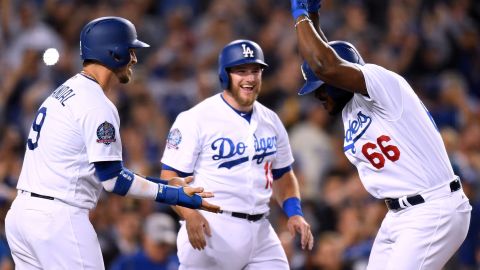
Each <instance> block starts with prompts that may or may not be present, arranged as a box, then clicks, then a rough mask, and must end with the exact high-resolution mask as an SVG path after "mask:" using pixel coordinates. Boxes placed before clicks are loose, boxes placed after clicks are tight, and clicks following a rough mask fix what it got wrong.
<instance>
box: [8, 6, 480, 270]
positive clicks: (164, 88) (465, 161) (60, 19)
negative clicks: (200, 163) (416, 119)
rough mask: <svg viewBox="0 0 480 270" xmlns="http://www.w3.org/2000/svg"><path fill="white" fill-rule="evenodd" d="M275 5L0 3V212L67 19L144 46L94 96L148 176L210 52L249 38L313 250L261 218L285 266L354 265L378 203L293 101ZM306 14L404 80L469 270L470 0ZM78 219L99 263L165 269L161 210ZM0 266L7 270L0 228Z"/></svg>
mask: <svg viewBox="0 0 480 270" xmlns="http://www.w3.org/2000/svg"><path fill="white" fill-rule="evenodd" d="M289 8H290V1H288V0H282V1H280V0H237V1H229V0H175V1H173V0H172V1H170V0H157V1H155V0H128V1H127V0H103V1H101V0H100V1H94V0H15V1H13V0H0V218H1V219H2V220H4V217H5V214H6V211H7V210H8V209H9V206H10V203H11V202H12V200H13V199H14V197H15V196H16V189H15V186H16V182H17V179H18V176H19V172H20V169H21V166H22V161H23V155H24V151H25V142H26V137H27V135H28V131H29V129H30V127H31V123H32V119H33V117H34V116H35V113H36V110H37V109H38V107H39V105H40V103H41V102H42V101H43V100H44V99H45V98H46V97H47V96H48V95H49V94H50V93H51V92H52V91H53V90H54V89H55V88H56V87H57V86H58V85H59V84H61V83H62V82H64V81H65V80H66V79H68V78H69V77H70V76H72V75H74V74H76V73H78V72H79V71H80V69H81V62H80V57H79V33H80V30H81V28H82V27H83V25H84V24H85V23H87V22H88V21H90V20H92V19H94V18H97V17H101V16H121V17H125V18H127V19H129V20H130V21H132V22H133V23H134V24H135V26H136V28H137V32H138V36H139V39H141V40H142V41H145V42H147V43H149V44H150V45H151V48H149V49H144V50H137V56H138V61H139V63H138V64H137V65H136V66H135V67H134V81H133V82H132V83H130V84H127V85H118V86H116V87H115V89H114V91H111V92H109V93H108V96H109V98H110V99H111V100H112V101H113V102H114V103H115V104H116V106H117V107H118V110H119V113H120V118H121V122H122V124H121V127H122V128H121V137H122V142H123V150H124V163H125V164H126V166H127V167H128V168H131V169H132V170H134V171H135V172H137V173H140V174H143V175H152V176H158V175H159V173H160V168H161V164H160V158H161V156H162V152H163V149H164V146H165V138H166V135H167V134H168V130H169V128H170V125H171V124H172V122H173V120H174V119H175V117H176V116H177V114H178V113H180V112H182V111H184V110H187V109H189V108H190V107H192V106H194V105H195V104H196V103H198V102H199V101H201V100H203V99H204V98H206V97H208V96H210V95H213V94H215V93H218V92H219V91H220V85H219V81H218V73H217V58H218V53H219V52H220V50H221V48H222V47H223V46H224V45H226V44H227V43H229V42H230V41H232V40H234V39H240V38H247V39H251V40H254V41H256V42H258V43H259V44H260V46H261V47H262V48H263V51H264V53H265V60H266V62H267V63H268V64H269V67H268V68H267V69H266V70H265V71H264V73H263V78H264V80H263V89H262V92H261V94H260V96H259V101H260V102H262V103H263V104H265V105H266V106H267V107H269V108H271V109H273V110H274V111H276V112H277V113H278V114H279V116H280V118H281V119H282V121H283V123H284V125H285V126H286V127H287V130H288V132H289V136H290V142H291V146H292V149H293V151H294V155H295V159H296V161H295V163H294V169H295V172H296V174H297V176H298V178H299V182H300V186H301V192H302V204H303V208H304V212H305V216H306V219H307V220H308V221H309V222H310V224H311V225H312V231H313V232H314V235H315V246H314V250H313V251H311V252H305V251H302V250H301V249H300V248H299V243H298V240H299V239H297V238H292V237H291V236H290V234H289V233H288V231H287V229H286V227H285V224H286V220H285V216H284V215H283V213H282V211H281V209H279V207H278V206H277V205H276V203H272V204H271V205H272V209H271V214H270V217H269V218H270V220H271V221H272V224H273V225H274V228H275V230H276V232H277V233H278V235H279V236H280V239H281V241H282V244H283V245H284V247H285V251H286V253H287V256H288V258H289V261H290V265H291V269H296V270H300V269H325V270H347V269H351V270H359V269H365V266H366V263H367V261H368V256H369V252H370V249H371V246H372V243H373V239H374V236H375V234H376V232H377V230H378V228H379V226H380V222H381V220H382V218H383V216H384V215H385V213H386V211H387V209H386V207H385V204H384V202H383V201H381V200H377V199H375V198H373V197H372V196H370V195H369V194H368V193H366V191H365V190H364V188H363V187H362V185H361V183H360V181H359V179H358V175H357V172H356V169H355V168H354V167H353V166H352V165H351V164H350V163H349V162H348V160H347V159H346V158H345V157H344V154H343V151H342V149H343V127H342V124H341V120H340V119H339V118H338V117H330V116H329V115H328V114H327V113H326V112H325V111H324V109H323V107H322V106H321V105H320V104H319V103H317V102H315V101H314V100H313V99H311V98H309V97H299V96H297V90H298V89H299V87H300V86H301V85H302V83H303V78H302V75H301V72H300V68H299V67H300V64H301V59H300V58H299V54H298V51H297V47H296V45H297V42H296V36H295V30H294V27H293V19H292V17H291V15H290V9H289ZM320 23H321V25H322V27H323V30H324V32H325V34H326V36H327V38H328V39H329V40H337V39H341V40H347V41H349V42H351V43H352V44H354V45H355V46H356V47H357V48H358V49H359V51H360V53H361V54H362V56H363V58H364V59H365V61H366V62H369V63H375V64H379V65H382V66H384V67H386V68H388V69H391V70H393V71H395V72H397V73H399V74H401V75H403V76H405V78H406V79H407V80H408V81H409V82H410V83H411V85H412V86H413V88H414V89H415V91H416V92H417V94H418V95H419V96H420V98H421V99H422V100H423V102H424V103H425V105H426V107H427V108H428V109H429V110H430V112H431V114H432V116H433V118H434V120H435V121H436V124H437V126H438V128H439V130H440V132H441V134H442V136H443V138H444V141H445V144H446V147H447V151H448V154H449V156H450V159H451V161H452V165H453V167H454V170H455V172H456V173H457V174H458V175H460V176H461V178H462V183H463V187H464V189H465V192H466V193H467V194H468V196H469V197H470V200H471V204H472V205H473V206H474V208H473V212H472V221H471V225H470V231H469V235H468V236H467V239H466V240H465V242H464V244H463V246H462V247H461V249H460V250H459V252H458V253H457V254H456V255H455V257H454V258H452V260H451V261H450V262H449V263H448V265H447V267H446V269H455V270H478V269H480V232H479V230H480V104H479V103H480V32H479V29H480V2H479V1H475V0H437V1H434V0H423V1H421V0H363V1H362V0H336V1H334V0H330V1H329V0H325V1H323V4H322V8H321V11H320ZM47 48H56V49H57V50H58V51H59V53H60V58H59V60H58V62H57V63H56V64H55V65H50V66H48V65H46V64H45V63H44V61H43V53H44V51H45V50H46V49H47ZM346 79H348V78H346ZM411 136H415V134H411ZM91 218H92V222H93V224H94V226H95V228H96V231H97V233H98V237H99V240H100V243H101V247H102V251H103V254H104V259H105V264H106V267H107V269H115V270H117V269H118V270H120V269H121V270H126V269H146V270H148V269H177V268H178V259H177V257H176V248H175V235H176V232H177V229H178V226H179V225H178V222H176V221H177V220H178V217H177V216H176V215H175V213H174V212H173V211H172V210H171V209H170V208H169V207H168V206H166V205H161V204H157V203H155V202H147V201H138V200H134V199H129V198H123V197H120V196H117V195H113V194H106V193H104V194H103V196H102V197H101V199H100V201H99V203H98V206H97V208H96V209H95V210H94V211H92V213H91ZM1 224H2V227H3V224H4V222H2V223H1ZM1 231H3V229H2V230H1ZM232 233H234V232H232ZM52 252H55V251H52ZM405 259H406V260H408V258H405ZM0 269H13V264H12V261H11V258H10V254H9V249H8V245H7V242H6V240H5V236H4V233H1V237H0Z"/></svg>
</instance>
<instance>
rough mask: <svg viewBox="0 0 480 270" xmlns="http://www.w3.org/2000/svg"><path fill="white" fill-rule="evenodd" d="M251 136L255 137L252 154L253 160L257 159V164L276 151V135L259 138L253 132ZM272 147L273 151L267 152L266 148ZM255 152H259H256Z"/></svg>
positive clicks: (270, 148)
mask: <svg viewBox="0 0 480 270" xmlns="http://www.w3.org/2000/svg"><path fill="white" fill-rule="evenodd" d="M253 136H254V138H255V141H254V147H255V155H254V156H253V160H257V164H261V163H262V162H263V159H264V158H265V157H266V156H270V155H273V154H275V153H276V152H277V136H273V137H268V138H260V139H257V136H255V134H254V135H253ZM272 149H273V151H270V152H267V151H268V150H272ZM257 152H261V153H260V154H257Z"/></svg>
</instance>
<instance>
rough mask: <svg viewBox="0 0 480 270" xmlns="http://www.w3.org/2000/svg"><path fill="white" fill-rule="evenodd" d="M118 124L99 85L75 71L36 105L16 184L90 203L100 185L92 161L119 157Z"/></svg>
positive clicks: (69, 200)
mask: <svg viewBox="0 0 480 270" xmlns="http://www.w3.org/2000/svg"><path fill="white" fill-rule="evenodd" d="M119 125H120V118H119V116H118V111H117V109H116V107H115V105H113V103H112V102H111V101H110V100H109V99H108V98H107V97H106V96H105V94H104V93H103V90H102V88H101V87H100V85H98V83H97V82H95V81H93V80H92V79H90V78H88V77H85V76H84V75H82V74H77V75H75V76H73V77H72V78H70V79H69V80H68V81H66V82H65V83H64V84H62V85H61V86H60V87H58V88H57V89H56V90H55V91H53V92H52V94H51V95H50V96H49V97H48V98H47V99H46V100H45V101H44V102H43V103H42V105H41V106H40V109H39V110H38V113H37V115H36V117H35V119H34V122H33V124H32V128H31V130H30V134H29V136H28V142H27V150H26V153H25V158H24V162H23V167H22V172H21V174H20V178H19V181H18V185H17V189H19V190H25V191H30V192H34V193H38V194H41V195H45V196H51V197H54V198H56V199H59V200H61V201H64V202H66V203H68V204H70V205H73V206H77V207H81V208H87V209H92V208H93V207H95V205H96V203H97V200H98V197H99V195H100V192H101V190H102V188H103V186H102V184H101V182H100V180H99V179H98V178H97V176H96V175H95V174H94V171H95V169H94V165H93V162H96V161H115V160H122V146H121V140H120V133H119Z"/></svg>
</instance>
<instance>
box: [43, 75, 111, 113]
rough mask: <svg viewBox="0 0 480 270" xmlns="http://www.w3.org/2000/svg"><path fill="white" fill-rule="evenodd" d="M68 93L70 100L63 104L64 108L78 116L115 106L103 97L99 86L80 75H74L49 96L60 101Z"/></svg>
mask: <svg viewBox="0 0 480 270" xmlns="http://www.w3.org/2000/svg"><path fill="white" fill-rule="evenodd" d="M67 93H68V95H69V96H71V98H70V99H69V100H68V101H67V102H65V103H64V106H66V107H69V108H71V109H72V110H73V111H77V112H78V113H80V114H83V113H86V112H88V111H90V110H94V109H106V110H111V109H112V108H114V107H115V106H114V105H113V103H112V102H111V101H110V100H109V99H108V98H107V97H106V96H105V94H104V92H103V90H102V88H101V87H100V85H99V84H98V83H97V82H95V81H93V80H91V79H89V78H86V77H85V76H83V75H81V74H76V75H74V76H73V77H71V78H70V79H68V80H67V81H66V82H64V83H63V84H62V85H60V86H59V87H58V88H57V89H55V90H54V91H53V93H52V94H51V95H50V96H51V97H53V98H57V99H62V98H63V97H65V95H66V94H67Z"/></svg>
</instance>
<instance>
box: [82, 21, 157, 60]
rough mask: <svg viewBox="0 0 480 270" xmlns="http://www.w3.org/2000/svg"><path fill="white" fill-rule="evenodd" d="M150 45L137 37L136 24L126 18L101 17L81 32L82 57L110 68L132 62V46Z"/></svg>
mask: <svg viewBox="0 0 480 270" xmlns="http://www.w3.org/2000/svg"><path fill="white" fill-rule="evenodd" d="M144 47H150V45H148V44H147V43H145V42H142V41H140V40H138V39H137V31H136V30H135V26H134V25H133V24H132V23H131V22H130V21H129V20H126V19H124V18H120V17H101V18H98V19H95V20H93V21H91V22H89V23H88V24H86V25H85V26H84V27H83V29H82V32H81V33H80V57H81V58H82V60H95V61H98V62H100V63H101V64H103V65H105V66H107V67H108V68H113V69H114V68H119V67H122V66H124V65H126V64H128V63H129V62H130V49H131V48H144Z"/></svg>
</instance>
